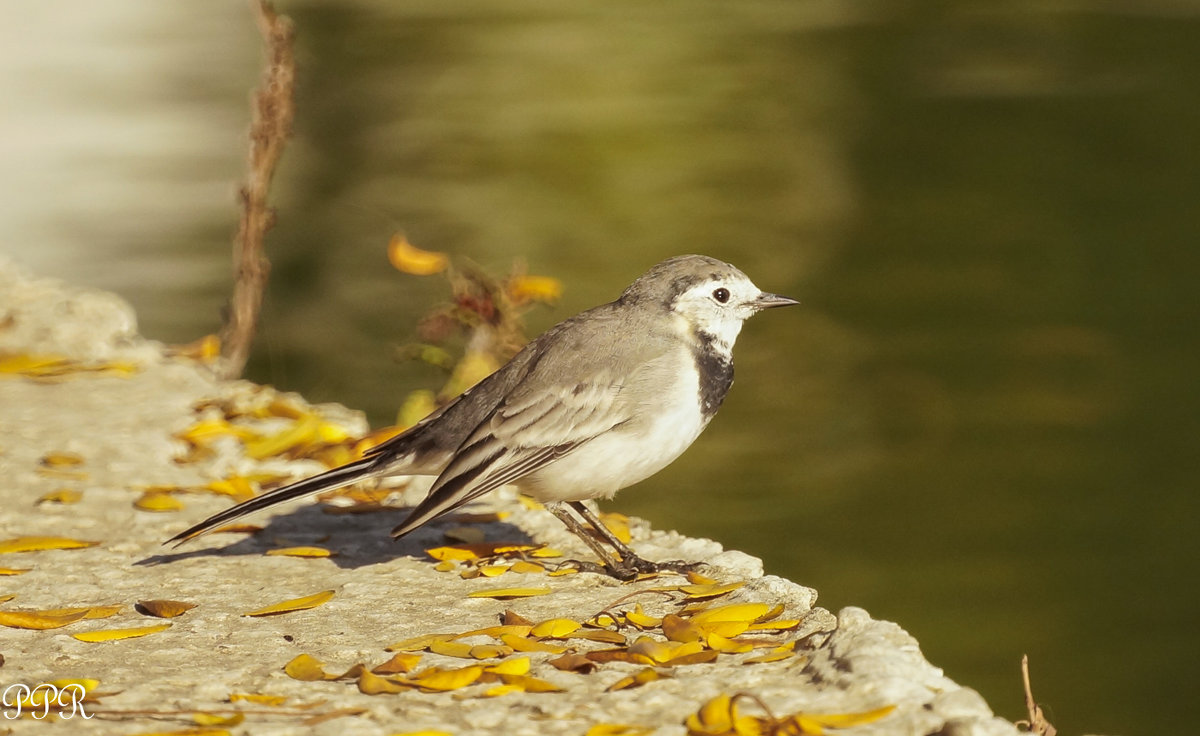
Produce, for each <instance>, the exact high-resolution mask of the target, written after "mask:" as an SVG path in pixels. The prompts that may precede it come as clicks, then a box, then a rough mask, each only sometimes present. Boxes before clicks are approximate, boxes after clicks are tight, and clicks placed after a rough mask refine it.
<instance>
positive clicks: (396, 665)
mask: <svg viewBox="0 0 1200 736" xmlns="http://www.w3.org/2000/svg"><path fill="white" fill-rule="evenodd" d="M420 661H421V655H419V654H411V653H408V652H399V653H397V654H395V655H394V656H393V657H392V658H391V659H389V660H388V661H386V662H384V663H383V664H381V665H379V666H378V667H372V668H371V672H372V673H373V674H376V675H401V674H406V673H408V672H412V671H413V669H415V668H416V666H417V663H418V662H420Z"/></svg>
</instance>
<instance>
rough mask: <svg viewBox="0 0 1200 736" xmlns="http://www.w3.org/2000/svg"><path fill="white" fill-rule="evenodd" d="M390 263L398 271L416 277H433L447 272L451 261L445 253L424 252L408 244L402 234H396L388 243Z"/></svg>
mask: <svg viewBox="0 0 1200 736" xmlns="http://www.w3.org/2000/svg"><path fill="white" fill-rule="evenodd" d="M387 257H388V263H391V264H392V267H393V268H395V269H396V270H397V271H401V272H403V273H410V274H412V275H414V276H432V275H433V274H435V273H441V272H442V271H445V270H446V266H448V265H449V263H450V259H449V258H448V257H447V256H446V254H445V253H438V252H436V251H431V250H422V249H420V248H418V247H417V246H415V245H413V244H412V243H410V242H408V238H406V237H405V236H404V235H403V234H402V233H396V234H395V235H393V236H392V239H391V240H389V241H388V246H387Z"/></svg>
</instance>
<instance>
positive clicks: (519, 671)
mask: <svg viewBox="0 0 1200 736" xmlns="http://www.w3.org/2000/svg"><path fill="white" fill-rule="evenodd" d="M483 671H484V672H489V673H491V674H493V675H527V674H529V657H513V658H512V659H506V660H504V661H503V662H498V663H496V664H494V665H492V666H490V667H485V668H484V670H483Z"/></svg>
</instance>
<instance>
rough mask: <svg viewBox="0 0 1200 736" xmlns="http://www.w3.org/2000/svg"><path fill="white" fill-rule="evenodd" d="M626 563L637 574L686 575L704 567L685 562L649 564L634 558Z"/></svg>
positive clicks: (668, 561)
mask: <svg viewBox="0 0 1200 736" xmlns="http://www.w3.org/2000/svg"><path fill="white" fill-rule="evenodd" d="M626 563H627V564H629V565H631V566H632V567H633V569H635V570H637V571H638V572H639V573H656V572H675V573H679V574H680V575H686V574H687V573H689V572H695V571H697V570H699V569H700V568H702V567H703V566H704V563H703V562H685V561H683V560H663V561H662V562H651V561H650V560H644V559H642V558H641V557H634V558H632V559H630V560H626Z"/></svg>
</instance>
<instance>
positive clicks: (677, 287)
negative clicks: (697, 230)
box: [621, 255, 799, 348]
mask: <svg viewBox="0 0 1200 736" xmlns="http://www.w3.org/2000/svg"><path fill="white" fill-rule="evenodd" d="M621 301H623V302H626V303H637V304H646V305H655V306H657V307H658V308H665V309H667V310H669V311H670V312H671V313H672V314H674V315H676V316H677V317H678V318H681V319H682V320H683V321H685V322H686V323H687V324H688V326H689V327H691V328H692V329H693V330H695V331H696V332H698V333H702V334H706V335H709V336H711V337H712V338H713V339H715V340H716V341H717V342H718V343H721V344H722V345H724V346H725V347H726V348H729V347H732V346H733V342H734V340H735V339H737V336H738V333H739V332H740V331H741V329H742V323H743V322H745V321H746V320H747V319H749V318H750V317H751V316H752V315H754V314H756V313H758V312H761V311H762V310H764V309H771V308H772V307H786V306H789V305H792V304H799V302H797V301H796V300H795V299H791V298H788V297H786V296H780V295H778V294H770V293H767V292H765V291H763V290H762V289H760V288H758V287H757V286H755V285H754V282H753V281H751V280H750V278H749V277H748V276H746V274H744V273H742V272H741V271H740V270H738V269H737V268H735V267H734V266H732V265H730V264H728V263H725V262H723V261H718V260H717V259H715V258H709V257H708V256H696V255H688V256H676V257H675V258H670V259H668V260H665V261H663V262H662V263H659V264H658V265H656V266H654V267H653V268H651V269H650V270H649V271H647V272H646V273H645V274H643V275H642V276H641V277H640V278H638V280H637V281H634V282H633V284H631V285H630V286H629V288H628V289H626V290H625V293H624V294H623V295H622V296H621Z"/></svg>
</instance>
